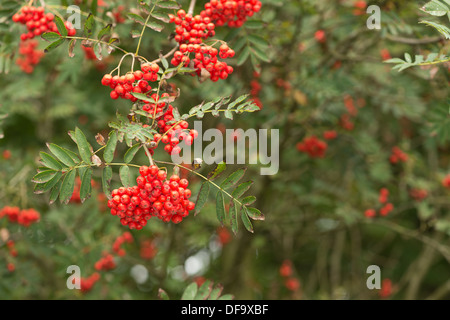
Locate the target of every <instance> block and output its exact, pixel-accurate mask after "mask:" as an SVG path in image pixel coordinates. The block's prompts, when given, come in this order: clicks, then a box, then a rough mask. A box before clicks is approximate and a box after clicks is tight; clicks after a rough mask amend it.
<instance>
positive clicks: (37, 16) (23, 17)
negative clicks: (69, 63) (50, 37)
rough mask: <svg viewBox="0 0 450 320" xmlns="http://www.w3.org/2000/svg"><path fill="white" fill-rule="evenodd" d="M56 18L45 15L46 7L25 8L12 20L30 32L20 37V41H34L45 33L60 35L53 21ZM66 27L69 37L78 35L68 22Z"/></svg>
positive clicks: (50, 14)
mask: <svg viewBox="0 0 450 320" xmlns="http://www.w3.org/2000/svg"><path fill="white" fill-rule="evenodd" d="M54 18H55V16H54V15H53V14H52V13H47V14H45V9H44V7H32V6H24V7H22V9H21V10H20V11H19V12H18V13H16V14H14V15H13V17H12V20H13V21H14V22H15V23H21V24H24V25H25V26H26V27H27V30H28V32H27V33H23V34H22V35H20V39H21V40H22V41H25V40H27V39H33V38H34V37H36V36H39V35H41V34H43V33H44V32H56V33H58V34H59V32H58V28H57V27H56V24H55V22H54V21H53V20H54ZM65 26H66V29H67V33H68V35H69V36H74V35H75V34H76V30H75V29H74V28H73V26H72V24H71V23H70V22H66V23H65Z"/></svg>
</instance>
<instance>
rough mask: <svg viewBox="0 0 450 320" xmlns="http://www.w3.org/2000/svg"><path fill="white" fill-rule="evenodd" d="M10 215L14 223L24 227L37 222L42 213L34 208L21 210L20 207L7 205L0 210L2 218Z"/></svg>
mask: <svg viewBox="0 0 450 320" xmlns="http://www.w3.org/2000/svg"><path fill="white" fill-rule="evenodd" d="M4 216H6V217H8V220H9V221H10V222H12V223H18V224H21V225H23V226H24V227H29V226H30V225H31V224H33V223H35V222H37V221H38V220H39V219H40V217H41V215H40V214H39V212H37V211H36V210H34V209H24V210H20V209H19V208H18V207H9V206H6V207H4V208H3V209H2V210H0V218H3V217H4Z"/></svg>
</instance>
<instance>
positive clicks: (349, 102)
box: [339, 94, 366, 131]
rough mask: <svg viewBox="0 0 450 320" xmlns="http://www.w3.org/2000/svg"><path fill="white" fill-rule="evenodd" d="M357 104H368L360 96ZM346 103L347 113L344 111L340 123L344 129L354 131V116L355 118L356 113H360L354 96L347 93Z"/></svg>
mask: <svg viewBox="0 0 450 320" xmlns="http://www.w3.org/2000/svg"><path fill="white" fill-rule="evenodd" d="M356 104H357V107H358V108H363V107H364V106H365V105H366V100H364V99H363V98H360V99H358V100H357V103H356ZM344 105H345V108H346V109H347V113H343V114H342V115H341V118H340V120H339V124H340V126H341V127H342V128H343V129H344V130H347V131H352V130H353V129H354V127H355V124H354V122H353V118H355V117H356V115H357V114H358V108H357V107H356V106H355V102H354V99H353V97H352V96H350V95H349V94H346V95H345V96H344Z"/></svg>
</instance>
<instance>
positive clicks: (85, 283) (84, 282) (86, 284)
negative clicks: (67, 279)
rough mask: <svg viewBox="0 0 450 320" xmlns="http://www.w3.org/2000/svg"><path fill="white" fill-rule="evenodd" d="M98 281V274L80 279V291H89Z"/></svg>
mask: <svg viewBox="0 0 450 320" xmlns="http://www.w3.org/2000/svg"><path fill="white" fill-rule="evenodd" d="M98 280H100V274H99V273H98V272H94V273H93V274H92V275H90V276H89V277H88V278H81V279H80V286H81V291H82V292H88V291H90V290H91V289H92V287H93V286H94V284H95V283H96V282H97V281H98Z"/></svg>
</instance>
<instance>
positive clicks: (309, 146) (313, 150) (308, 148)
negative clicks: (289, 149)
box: [296, 136, 328, 158]
mask: <svg viewBox="0 0 450 320" xmlns="http://www.w3.org/2000/svg"><path fill="white" fill-rule="evenodd" d="M296 147H297V150H298V151H300V152H304V153H307V154H308V155H309V156H310V157H311V158H323V157H324V156H325V152H326V151H327V148H328V144H327V143H326V142H325V141H323V140H320V139H319V138H317V137H316V136H310V137H306V138H304V139H303V141H301V142H299V143H297V145H296Z"/></svg>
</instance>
